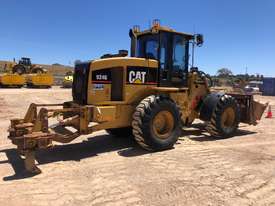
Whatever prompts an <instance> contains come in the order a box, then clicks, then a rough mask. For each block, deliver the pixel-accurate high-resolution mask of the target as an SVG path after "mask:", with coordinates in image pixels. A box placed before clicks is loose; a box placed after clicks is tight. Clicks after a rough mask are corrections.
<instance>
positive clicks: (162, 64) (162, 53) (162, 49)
mask: <svg viewBox="0 0 275 206" xmlns="http://www.w3.org/2000/svg"><path fill="white" fill-rule="evenodd" d="M165 62H166V48H165V45H164V44H161V45H160V59H159V63H160V69H161V70H164V69H165Z"/></svg>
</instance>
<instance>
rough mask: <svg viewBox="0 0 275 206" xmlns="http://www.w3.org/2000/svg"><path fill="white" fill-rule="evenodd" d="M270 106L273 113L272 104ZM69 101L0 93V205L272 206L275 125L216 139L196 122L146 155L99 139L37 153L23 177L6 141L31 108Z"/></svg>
mask: <svg viewBox="0 0 275 206" xmlns="http://www.w3.org/2000/svg"><path fill="white" fill-rule="evenodd" d="M257 98H258V99H260V100H261V101H263V102H265V101H269V102H270V104H271V105H272V107H273V109H274V110H273V114H275V97H260V96H258V97H257ZM70 99H71V92H70V89H59V88H53V89H48V90H47V89H1V90H0V132H1V133H0V134H1V136H0V177H1V179H0V205H1V206H2V205H3V206H6V205H9V206H13V205H14V206H15V205H16V206H17V205H21V206H32V205H55V206H58V205H66V206H67V205H188V206H189V205H234V206H235V205H268V206H269V205H275V118H273V119H265V118H263V119H262V121H261V122H260V124H259V125H258V126H256V127H254V126H246V125H241V126H240V130H239V132H238V134H237V136H235V137H233V138H228V139H215V138H213V137H210V136H209V135H208V134H207V133H206V132H204V131H203V130H202V131H201V130H200V128H202V125H201V124H200V123H195V124H194V127H193V128H188V129H186V130H185V131H184V133H183V135H182V137H181V138H180V140H179V141H178V143H177V144H176V145H175V148H174V149H171V150H167V151H163V152H157V153H148V152H145V151H144V150H142V149H140V148H139V146H138V145H137V144H136V143H135V142H134V140H133V139H131V138H115V137H112V136H110V135H107V133H106V132H104V131H102V132H97V133H95V134H93V135H89V136H85V137H82V138H79V139H77V140H76V141H74V142H72V143H71V144H66V145H58V146H56V147H54V148H52V149H49V150H44V151H40V152H38V154H37V162H38V166H39V168H40V169H41V170H42V171H43V173H42V174H40V175H37V176H33V177H27V176H25V175H24V173H22V170H23V161H22V159H21V158H20V156H18V155H17V153H16V150H15V149H14V147H13V146H12V145H11V144H10V142H9V141H8V140H7V139H6V138H7V132H6V129H7V127H8V125H9V121H8V120H9V119H10V118H14V117H22V116H23V115H24V113H25V112H26V109H27V107H28V105H29V103H30V102H36V103H57V102H63V101H67V100H70Z"/></svg>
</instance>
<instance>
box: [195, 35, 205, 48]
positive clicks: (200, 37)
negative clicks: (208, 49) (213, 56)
mask: <svg viewBox="0 0 275 206" xmlns="http://www.w3.org/2000/svg"><path fill="white" fill-rule="evenodd" d="M195 41H196V45H197V46H202V44H203V35H202V34H196V36H195Z"/></svg>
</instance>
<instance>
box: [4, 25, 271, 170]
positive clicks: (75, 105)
mask: <svg viewBox="0 0 275 206" xmlns="http://www.w3.org/2000/svg"><path fill="white" fill-rule="evenodd" d="M129 35H130V38H131V56H130V57H128V56H127V55H125V52H120V53H119V54H115V55H110V54H108V55H103V56H102V57H101V58H100V59H96V60H92V61H88V62H81V63H79V64H77V65H75V72H74V79H73V88H72V96H73V101H71V102H64V103H61V104H34V103H33V104H31V105H30V107H29V109H28V111H27V113H26V115H25V117H24V118H23V119H12V120H11V126H10V129H9V138H10V139H11V140H12V142H13V143H14V144H15V145H17V148H18V151H19V153H20V154H22V155H24V156H25V167H26V170H27V171H29V172H32V173H39V172H40V170H39V169H38V168H37V167H36V165H35V151H36V150H37V149H41V148H49V147H52V146H53V144H52V143H53V142H54V141H56V142H61V143H68V142H70V141H72V140H73V139H75V138H77V137H78V136H80V135H83V134H86V135H87V134H91V133H93V132H95V131H98V130H104V129H105V130H107V131H108V132H109V133H110V134H113V135H117V136H122V135H124V136H125V135H128V136H133V137H134V138H135V140H136V142H137V143H138V144H139V145H140V146H141V147H143V148H144V149H146V150H150V151H158V150H164V149H169V148H171V147H173V145H174V144H175V143H176V141H177V140H178V137H179V136H180V135H181V131H182V126H183V125H185V126H188V125H190V124H191V123H192V122H193V121H194V119H196V118H198V119H201V120H202V121H204V122H205V125H206V129H207V130H208V132H209V133H210V134H211V135H212V136H215V137H220V138H225V137H230V136H233V135H234V134H235V132H236V130H237V129H238V125H239V123H240V122H243V123H247V124H253V125H256V124H257V121H258V120H259V119H260V118H261V116H262V113H263V111H264V110H265V108H266V106H267V105H263V104H260V103H258V102H255V101H254V100H253V96H251V95H245V94H237V93H232V94H230V93H222V92H212V91H210V88H209V86H210V85H209V82H211V81H209V77H208V75H206V74H205V73H204V72H202V71H199V70H198V68H194V67H192V68H189V50H190V49H189V46H190V45H191V46H192V47H193V45H198V46H200V45H202V43H203V37H202V35H191V34H187V33H181V32H177V31H175V30H172V29H170V28H167V27H163V26H160V24H159V22H158V21H154V23H153V25H152V27H151V28H150V29H148V30H145V31H140V29H139V27H137V26H136V27H134V28H133V29H131V30H130V32H129ZM54 117H57V120H56V121H57V122H56V123H55V124H53V125H49V119H50V118H54ZM51 122H52V121H51ZM72 128H73V129H72Z"/></svg>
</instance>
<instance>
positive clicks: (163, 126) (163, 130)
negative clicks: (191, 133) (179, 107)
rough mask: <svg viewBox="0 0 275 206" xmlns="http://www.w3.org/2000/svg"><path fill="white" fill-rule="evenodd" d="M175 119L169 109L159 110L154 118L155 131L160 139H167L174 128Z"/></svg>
mask: <svg viewBox="0 0 275 206" xmlns="http://www.w3.org/2000/svg"><path fill="white" fill-rule="evenodd" d="M174 125H175V121H174V118H173V115H172V114H171V112H169V111H161V112H159V113H158V114H157V115H156V116H155V117H154V119H153V132H154V133H155V135H156V136H157V137H158V138H160V139H167V138H168V137H169V136H170V135H171V133H172V131H173V129H174Z"/></svg>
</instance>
